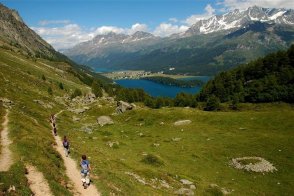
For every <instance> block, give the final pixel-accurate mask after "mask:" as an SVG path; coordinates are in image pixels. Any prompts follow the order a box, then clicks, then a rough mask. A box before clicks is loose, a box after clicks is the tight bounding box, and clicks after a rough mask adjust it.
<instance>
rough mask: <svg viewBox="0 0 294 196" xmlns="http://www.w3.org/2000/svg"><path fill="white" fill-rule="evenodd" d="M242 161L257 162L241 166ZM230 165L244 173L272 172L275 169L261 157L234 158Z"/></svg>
mask: <svg viewBox="0 0 294 196" xmlns="http://www.w3.org/2000/svg"><path fill="white" fill-rule="evenodd" d="M244 160H247V161H248V160H254V161H257V162H255V163H249V164H243V163H242V161H244ZM231 165H232V166H233V167H235V168H236V169H244V170H246V171H253V172H274V171H277V169H276V168H275V167H274V166H273V164H271V163H270V162H268V161H267V160H265V159H264V158H261V157H242V158H235V159H232V161H231Z"/></svg>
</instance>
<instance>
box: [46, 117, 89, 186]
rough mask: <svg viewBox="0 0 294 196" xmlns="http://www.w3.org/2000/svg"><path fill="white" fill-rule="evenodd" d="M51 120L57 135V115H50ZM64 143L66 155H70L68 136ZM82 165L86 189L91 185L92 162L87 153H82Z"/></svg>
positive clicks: (54, 132) (64, 138)
mask: <svg viewBox="0 0 294 196" xmlns="http://www.w3.org/2000/svg"><path fill="white" fill-rule="evenodd" d="M49 121H50V123H51V125H52V128H53V134H54V136H57V128H56V116H55V115H54V114H52V115H51V116H50V119H49ZM62 145H63V148H64V152H65V156H66V157H68V155H69V153H70V150H69V147H70V145H69V141H68V139H67V137H66V136H64V137H63V141H62ZM80 166H81V176H82V183H83V186H84V188H85V189H86V188H87V187H88V186H89V185H90V171H91V167H90V162H89V160H87V156H86V155H82V159H81V162H80Z"/></svg>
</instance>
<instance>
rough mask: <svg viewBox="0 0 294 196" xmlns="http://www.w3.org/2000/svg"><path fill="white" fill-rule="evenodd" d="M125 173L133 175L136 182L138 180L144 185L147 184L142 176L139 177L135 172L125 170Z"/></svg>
mask: <svg viewBox="0 0 294 196" xmlns="http://www.w3.org/2000/svg"><path fill="white" fill-rule="evenodd" d="M125 174H127V175H129V176H132V177H134V178H135V179H136V180H137V181H138V182H140V183H141V184H144V185H146V184H147V182H146V181H145V179H144V178H141V177H140V176H139V175H137V174H134V173H132V172H125Z"/></svg>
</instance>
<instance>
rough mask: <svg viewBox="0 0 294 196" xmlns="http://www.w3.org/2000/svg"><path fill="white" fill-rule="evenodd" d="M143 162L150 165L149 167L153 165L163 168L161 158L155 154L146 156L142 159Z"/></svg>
mask: <svg viewBox="0 0 294 196" xmlns="http://www.w3.org/2000/svg"><path fill="white" fill-rule="evenodd" d="M142 162H143V163H146V164H149V165H153V166H161V165H163V161H162V160H161V159H160V158H159V157H157V156H155V155H153V154H148V155H147V156H145V157H144V158H143V159H142Z"/></svg>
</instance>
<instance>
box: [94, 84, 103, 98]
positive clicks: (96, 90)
mask: <svg viewBox="0 0 294 196" xmlns="http://www.w3.org/2000/svg"><path fill="white" fill-rule="evenodd" d="M92 92H93V93H94V94H95V96H96V97H102V95H103V93H102V88H101V85H100V84H99V83H98V82H97V81H96V80H94V81H93V83H92Z"/></svg>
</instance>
